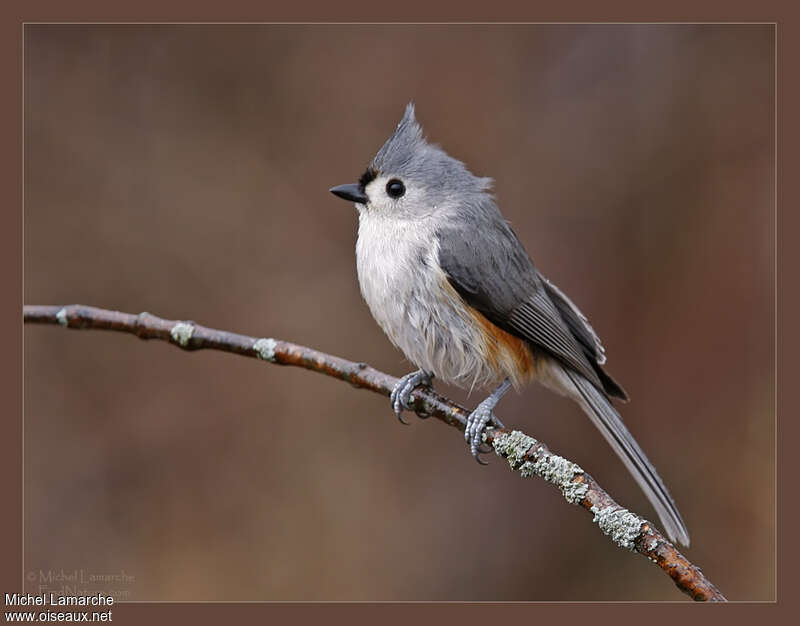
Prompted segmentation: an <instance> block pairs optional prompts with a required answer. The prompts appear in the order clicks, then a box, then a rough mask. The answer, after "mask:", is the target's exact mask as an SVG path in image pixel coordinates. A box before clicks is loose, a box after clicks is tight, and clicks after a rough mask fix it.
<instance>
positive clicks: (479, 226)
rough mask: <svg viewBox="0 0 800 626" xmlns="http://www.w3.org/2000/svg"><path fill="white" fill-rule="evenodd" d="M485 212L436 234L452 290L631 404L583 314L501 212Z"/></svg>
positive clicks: (443, 265) (497, 321)
mask: <svg viewBox="0 0 800 626" xmlns="http://www.w3.org/2000/svg"><path fill="white" fill-rule="evenodd" d="M495 211H496V209H495ZM485 212H486V213H488V214H479V215H478V216H477V218H476V216H475V214H474V213H472V214H471V216H470V217H471V219H470V220H469V221H466V220H459V222H460V225H459V226H458V227H455V226H448V227H445V228H442V229H440V230H439V232H438V233H437V236H438V239H439V263H440V264H441V267H442V269H443V270H444V272H445V274H446V275H447V278H448V280H449V281H450V284H451V285H452V286H453V288H454V289H455V290H456V291H457V292H458V293H459V295H460V296H461V297H462V298H464V300H465V301H466V302H467V303H468V304H469V305H470V306H472V307H474V308H476V309H477V310H478V311H480V312H481V313H482V314H483V315H484V316H485V317H486V318H487V319H488V320H489V321H491V322H492V323H493V324H495V325H497V326H499V327H500V328H502V329H503V330H505V331H507V332H509V333H511V334H513V335H515V336H517V337H520V338H522V339H525V340H526V341H528V342H530V343H532V344H533V345H534V346H536V347H538V348H540V349H542V350H544V351H546V352H547V353H548V354H550V355H551V356H553V357H555V358H556V359H558V360H559V361H560V362H561V363H563V364H564V365H567V366H568V367H570V368H571V369H573V370H575V371H577V372H579V373H580V374H582V375H583V376H584V377H585V378H586V379H587V380H589V381H590V382H591V383H592V384H593V385H595V386H596V387H597V388H598V389H599V390H601V391H603V392H605V393H607V394H609V395H614V396H617V397H620V398H624V399H627V396H626V394H625V392H624V391H623V390H622V388H621V387H620V386H619V385H618V384H616V383H615V382H614V380H613V379H611V377H610V376H609V375H608V374H606V373H605V372H604V371H603V369H602V368H601V367H600V365H601V364H602V363H603V362H604V361H605V356H604V354H603V347H602V345H601V344H600V341H599V339H598V338H597V335H596V333H595V332H594V330H593V329H592V327H591V326H590V325H589V323H588V322H587V321H586V318H585V317H584V316H583V314H582V313H581V312H580V311H579V310H578V308H577V307H576V306H575V305H574V304H572V302H571V301H570V300H569V299H568V298H567V297H566V296H565V295H564V294H563V293H562V292H561V291H560V290H559V289H558V288H557V287H555V285H553V284H552V283H550V282H549V281H548V280H547V279H546V278H544V277H543V276H542V275H541V274H539V272H538V271H537V270H536V268H535V267H534V265H533V262H532V261H531V259H530V257H529V256H528V254H527V252H525V249H524V247H523V246H522V244H521V243H520V242H519V240H518V239H517V236H516V235H515V234H514V232H513V231H512V230H511V227H510V226H509V225H508V224H507V223H506V221H505V220H503V219H502V217H501V216H500V215H499V212H498V213H497V214H496V216H493V215H491V213H490V212H489V211H485ZM465 223H466V224H467V225H466V226H464V225H463V224H465Z"/></svg>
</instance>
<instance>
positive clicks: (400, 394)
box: [389, 370, 433, 424]
mask: <svg viewBox="0 0 800 626" xmlns="http://www.w3.org/2000/svg"><path fill="white" fill-rule="evenodd" d="M432 381H433V374H431V373H429V372H426V371H425V370H417V371H416V372H411V373H410V374H406V375H405V376H403V377H402V378H401V379H400V380H399V381H398V383H397V384H396V385H395V386H394V389H393V390H392V395H391V396H389V400H390V401H391V403H392V410H393V411H394V414H395V415H397V419H399V420H400V421H401V422H403V424H408V422H406V421H405V420H404V419H403V410H405V409H408V408H410V406H409V405H410V403H411V392H412V391H414V388H415V387H419V386H420V385H424V386H425V387H430V386H431V382H432Z"/></svg>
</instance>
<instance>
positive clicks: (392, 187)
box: [386, 178, 406, 198]
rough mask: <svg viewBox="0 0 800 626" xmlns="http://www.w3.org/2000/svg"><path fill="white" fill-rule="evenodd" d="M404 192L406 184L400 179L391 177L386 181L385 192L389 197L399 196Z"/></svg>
mask: <svg viewBox="0 0 800 626" xmlns="http://www.w3.org/2000/svg"><path fill="white" fill-rule="evenodd" d="M405 192H406V186H405V185H404V184H403V181H402V180H397V179H396V178H393V179H392V180H390V181H389V182H388V183H386V193H387V194H388V195H389V197H390V198H399V197H400V196H402V195H403V194H404V193H405Z"/></svg>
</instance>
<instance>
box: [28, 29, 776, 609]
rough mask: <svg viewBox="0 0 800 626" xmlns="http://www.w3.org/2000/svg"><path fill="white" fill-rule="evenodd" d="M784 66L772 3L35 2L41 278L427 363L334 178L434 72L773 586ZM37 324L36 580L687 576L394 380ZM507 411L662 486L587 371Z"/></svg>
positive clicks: (683, 502) (32, 460) (107, 299)
mask: <svg viewBox="0 0 800 626" xmlns="http://www.w3.org/2000/svg"><path fill="white" fill-rule="evenodd" d="M774 87H775V85H774V29H773V27H772V26H770V25H720V26H713V25H704V26H652V25H650V26H647V25H626V26H622V25H617V26H599V25H598V26H580V25H538V26H534V25H516V26H488V25H487V26H467V25H459V26H433V25H429V26H420V25H415V26H410V25H403V26H400V25H398V26H378V25H360V26H355V25H353V26H332V25H331V26H327V25H313V26H311V25H308V26H299V25H292V26H290V25H281V26H270V25H240V26H236V25H226V26H199V25H198V26H189V25H184V26H162V25H139V26H134V25H128V26H121V25H116V26H115V25H94V26H78V25H74V26H65V25H29V26H27V27H26V29H25V222H24V225H25V233H24V236H25V293H24V299H25V302H26V303H29V304H70V303H82V304H91V305H95V306H101V307H106V308H112V309H119V310H123V311H128V312H140V311H150V312H152V313H155V314H157V315H160V316H163V317H167V318H174V319H193V320H196V321H197V322H198V323H201V324H204V325H208V326H212V327H216V328H224V329H228V330H233V331H237V332H242V333H246V334H249V335H254V336H272V337H278V338H282V339H286V340H290V341H294V342H297V343H302V344H305V345H309V346H313V347H315V348H318V349H320V350H324V351H327V352H331V353H334V354H338V355H341V356H344V357H347V358H350V359H353V360H363V361H367V362H369V363H370V364H372V365H374V366H375V367H378V368H381V369H384V370H387V371H389V372H391V373H393V374H395V375H400V374H402V373H405V372H406V371H407V370H408V369H409V368H410V366H409V364H408V363H405V362H404V361H403V359H402V355H401V354H400V353H399V352H397V351H395V350H394V349H393V348H392V347H391V346H390V344H389V342H388V340H387V339H386V338H385V337H384V336H383V335H382V333H381V331H380V330H379V328H378V327H377V325H376V324H375V323H374V322H373V321H372V319H371V317H370V315H369V312H368V310H367V308H366V306H365V305H364V303H363V302H362V301H361V298H360V295H359V291H358V284H357V281H356V274H355V261H354V243H355V237H356V213H355V210H354V209H353V207H352V206H350V205H347V204H346V203H343V202H342V201H340V200H337V199H336V198H334V197H333V196H331V195H330V194H329V193H328V191H327V189H328V188H329V187H330V186H332V185H334V184H338V183H344V182H351V181H353V180H354V179H355V178H356V177H357V176H358V175H359V174H360V173H361V171H362V170H363V168H364V166H365V165H366V164H367V162H368V161H369V160H370V159H371V157H372V155H373V154H374V152H375V151H376V150H377V148H378V147H379V146H380V145H381V144H382V142H383V141H384V140H385V139H386V137H388V135H389V134H390V133H391V131H392V130H393V128H394V126H395V124H396V123H397V121H398V120H399V118H400V116H401V114H402V111H403V107H404V106H405V104H406V103H407V102H408V101H409V100H412V99H413V100H414V101H415V102H416V103H417V114H418V118H419V119H420V122H421V123H422V124H423V126H424V127H425V129H426V132H427V134H428V136H429V137H430V138H431V139H432V140H433V141H434V142H436V143H439V144H441V145H442V146H444V147H445V149H446V150H447V151H448V152H450V153H451V154H452V155H453V156H455V157H457V158H460V159H462V160H464V161H465V162H466V163H467V165H468V166H469V167H470V168H471V169H472V171H473V172H474V173H476V174H479V175H487V176H492V177H494V178H495V180H496V191H497V196H498V199H499V202H500V206H501V207H502V209H503V211H504V213H505V215H506V217H507V218H508V219H509V220H510V221H511V222H512V223H513V225H514V228H515V230H516V232H517V233H518V234H519V236H520V237H521V239H522V240H523V242H524V243H525V244H526V246H527V248H528V250H529V252H530V253H531V256H532V257H533V259H534V260H535V261H536V263H537V265H538V266H539V267H540V268H541V269H542V270H543V271H544V273H545V274H546V275H548V276H549V277H550V278H551V279H552V280H554V282H556V283H557V284H558V285H559V286H561V287H562V288H563V289H564V290H565V291H566V292H567V293H568V294H569V295H570V296H571V297H572V298H573V299H574V300H575V301H576V302H577V303H578V305H579V306H580V307H581V308H582V309H583V310H584V312H585V313H587V315H588V316H589V318H590V319H591V320H592V322H593V324H594V326H595V328H596V329H597V330H598V332H599V333H600V335H601V336H602V337H603V340H604V343H605V344H606V348H607V352H608V355H609V371H610V372H611V373H613V375H614V376H615V377H617V378H618V379H619V380H620V381H621V382H622V383H623V385H624V386H625V387H626V389H627V390H628V392H629V393H630V395H631V397H632V399H633V401H632V402H631V403H630V404H629V405H627V406H624V407H623V409H622V414H623V416H624V418H625V421H626V422H627V424H628V425H629V427H630V428H631V430H632V431H633V432H634V434H635V435H636V436H637V438H638V439H639V441H640V443H641V444H642V446H643V448H644V449H645V450H646V451H647V453H648V454H649V456H650V458H651V459H652V460H653V462H654V463H655V465H656V466H657V467H658V468H659V470H660V473H661V474H662V476H663V477H664V479H665V481H666V482H667V484H668V485H669V486H670V488H671V490H672V493H673V494H674V496H675V498H676V500H677V502H678V504H679V506H680V508H681V511H682V512H683V515H684V517H685V519H686V522H687V524H688V526H689V529H690V532H691V535H692V540H693V544H692V547H691V548H690V549H688V550H687V551H686V553H687V555H688V556H689V558H690V559H692V560H693V561H694V562H695V563H697V564H698V565H700V566H701V567H702V568H703V570H704V572H705V573H706V574H707V575H708V576H709V577H710V578H711V580H712V581H714V583H715V584H717V585H718V586H719V588H720V589H721V590H722V591H723V592H724V593H725V594H726V595H727V596H728V597H729V598H732V599H749V600H769V599H773V598H774V595H775V575H774V566H775V519H774V510H775V482H774V477H775V473H774V444H775V441H774V425H775V405H774V383H775V380H774V374H773V361H774V324H773V319H774V315H773V313H774V310H773V302H774V295H775V294H774V265H773V258H774V256H773V255H774V228H775V221H774V209H773V202H774V187H773V183H774V171H775V162H774V138H773V128H774ZM24 354H25V396H24V397H25V567H26V570H28V571H29V572H31V573H30V578H29V583H30V587H29V589H28V591H35V590H38V588H39V585H40V584H42V572H44V575H45V576H46V575H47V572H55V573H59V572H60V571H61V570H64V571H65V573H67V574H68V575H69V574H71V573H72V572H74V571H75V570H79V571H78V574H79V575H81V573H82V574H83V575H84V577H88V576H89V575H98V574H112V575H115V574H116V575H117V576H119V575H120V573H124V574H125V575H126V576H128V577H133V579H132V580H128V581H127V582H126V581H125V580H124V579H123V580H122V581H120V580H119V578H118V579H117V580H116V581H115V582H113V583H106V584H105V588H107V589H113V590H116V591H122V592H124V593H122V594H120V595H121V597H122V599H135V600H415V599H418V600H461V599H463V600H470V599H473V600H490V599H498V600H598V599H611V600H626V599H642V600H644V599H667V600H681V599H685V596H683V595H682V594H680V593H679V592H678V591H677V590H676V589H675V588H674V587H673V585H672V584H671V582H670V581H669V580H668V579H667V578H666V577H665V576H664V574H663V573H662V572H660V571H659V570H658V569H657V568H655V567H653V566H652V565H651V564H649V563H648V562H647V561H646V560H645V559H642V558H640V557H634V556H631V555H627V554H625V553H624V552H622V551H620V550H618V549H617V548H615V547H613V545H612V544H611V543H610V542H609V541H607V540H605V539H604V538H602V536H601V535H600V533H599V531H598V529H597V528H596V527H595V526H594V525H593V524H591V523H590V519H589V518H588V517H587V515H586V513H585V512H584V511H582V510H580V509H578V508H576V507H570V506H568V505H567V504H566V503H564V502H563V500H562V499H561V496H560V494H559V493H558V492H557V491H556V490H554V489H553V488H552V487H550V486H548V485H546V484H544V483H542V482H541V481H535V480H531V481H524V480H521V479H519V478H518V477H516V476H514V475H512V474H510V473H509V472H508V470H507V469H506V468H505V467H504V462H502V461H501V460H499V459H497V458H496V457H493V458H490V459H489V460H490V465H489V466H488V467H487V468H481V467H479V466H478V465H477V464H476V463H475V462H474V461H473V460H472V459H471V458H470V456H469V454H468V451H467V448H466V446H465V445H464V443H463V441H462V439H461V437H460V435H459V434H458V433H457V432H456V431H453V430H452V429H449V428H447V427H445V426H443V425H442V424H440V423H437V422H434V421H429V422H422V421H419V420H417V419H416V418H413V416H412V417H411V421H412V425H411V426H410V427H403V426H401V425H399V424H398V423H397V420H395V419H394V417H393V415H392V413H391V411H390V409H389V406H388V401H387V399H385V398H382V397H380V396H377V395H373V394H370V393H367V392H364V391H357V390H355V389H353V388H351V387H350V386H348V385H345V384H342V383H340V382H336V381H334V380H332V379H329V378H326V377H323V376H319V375H315V374H312V373H309V372H306V371H303V370H298V369H292V368H280V367H274V366H268V365H264V364H259V363H257V362H255V361H252V360H250V359H243V358H237V357H233V356H230V355H224V354H219V353H210V352H209V353H195V354H187V353H184V352H181V351H179V350H176V349H175V348H173V347H171V346H168V345H166V344H161V343H154V342H151V343H145V342H140V341H136V340H134V339H133V338H131V337H130V336H123V335H120V334H115V333H97V332H95V333H78V332H72V331H70V332H65V331H63V330H61V329H58V328H55V327H40V326H37V327H28V328H26V329H25V353H24ZM443 390H444V391H445V392H447V393H450V394H451V395H452V396H454V397H455V398H456V399H459V400H462V401H466V402H468V403H469V404H470V405H474V404H475V403H476V402H477V400H478V399H479V398H480V397H481V396H480V395H479V394H477V393H475V394H473V395H472V397H470V398H466V395H465V393H464V392H460V391H457V390H452V389H447V388H444V389H443ZM498 414H499V415H500V416H501V417H502V419H503V420H504V421H505V422H506V424H507V425H512V426H519V427H521V428H523V429H524V430H525V431H527V432H529V433H530V434H532V435H534V436H536V437H539V438H541V439H542V440H544V441H546V442H547V443H548V444H549V445H550V446H551V447H552V448H553V449H554V450H555V451H557V452H559V453H561V454H564V455H566V456H568V457H569V458H571V459H573V460H575V461H577V462H578V463H580V464H581V465H583V467H585V468H586V469H587V470H588V471H589V472H591V473H592V474H593V475H594V476H595V477H597V478H598V479H599V480H600V482H601V484H603V485H604V486H605V487H606V488H607V489H608V490H609V491H610V492H611V493H612V494H613V495H614V496H615V497H616V498H617V499H618V501H619V502H620V503H622V504H624V505H626V506H629V507H631V508H633V509H634V510H636V511H639V512H641V513H642V514H644V515H645V516H648V517H651V518H655V514H654V513H653V511H652V510H651V509H650V507H649V505H648V503H647V502H646V500H645V498H644V496H643V495H642V494H641V493H640V491H639V489H638V488H637V486H636V484H635V483H634V482H633V480H632V479H631V478H630V477H629V476H628V474H627V472H626V471H625V469H624V467H623V466H622V464H621V463H620V462H619V461H618V460H617V458H616V457H615V456H614V454H613V452H612V451H611V450H610V448H609V447H608V446H607V445H606V444H605V442H604V441H603V439H602V438H601V436H600V435H599V434H598V433H597V432H596V431H595V430H594V428H593V427H592V426H591V424H590V423H589V421H588V420H587V419H586V418H585V417H584V415H583V414H582V413H581V412H580V410H579V409H578V408H577V407H576V406H574V405H572V404H571V403H570V402H568V401H566V400H563V399H561V398H558V397H555V396H553V395H551V394H549V393H548V392H546V391H543V390H541V389H538V388H530V389H528V390H526V391H525V392H524V393H523V394H520V395H517V394H509V395H508V396H507V397H506V399H505V400H504V401H503V402H502V404H501V405H500V409H499V411H498ZM81 570H82V572H81ZM78 582H80V581H78ZM44 584H49V585H51V587H53V588H56V589H57V588H58V585H59V583H57V582H52V583H44ZM75 584H77V583H75ZM77 586H78V587H80V585H79V584H77ZM83 588H91V589H102V588H104V585H103V584H94V585H93V586H92V585H91V584H84V585H83Z"/></svg>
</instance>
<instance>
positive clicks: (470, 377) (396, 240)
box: [356, 210, 502, 386]
mask: <svg viewBox="0 0 800 626" xmlns="http://www.w3.org/2000/svg"><path fill="white" fill-rule="evenodd" d="M438 255H439V244H438V240H437V238H436V236H435V230H434V225H433V220H432V219H426V220H415V221H414V222H413V223H411V222H409V221H406V220H401V219H394V218H386V217H384V216H380V215H376V214H375V213H374V212H372V211H368V210H362V211H360V212H359V228H358V243H357V244H356V260H357V265H358V280H359V283H360V286H361V294H362V296H363V297H364V300H365V301H366V303H367V305H368V306H369V309H370V311H371V312H372V315H373V317H374V318H375V320H376V321H377V322H378V324H379V325H380V326H381V328H382V329H383V331H384V332H385V333H386V334H387V335H388V336H389V339H390V340H391V341H392V343H394V344H395V345H396V346H397V347H398V348H400V349H401V350H402V351H403V352H404V354H405V355H406V357H407V358H408V360H409V361H411V362H412V363H413V364H414V365H415V366H417V367H418V368H421V369H424V370H426V371H428V372H432V373H433V374H435V375H436V376H437V377H438V378H440V379H442V380H444V381H445V382H449V383H454V384H457V385H461V386H475V385H478V386H482V385H484V384H487V383H491V382H496V381H497V380H498V379H499V378H502V373H499V372H496V371H494V370H493V369H491V368H489V367H488V366H487V364H486V359H485V358H484V356H483V355H484V354H485V353H486V350H487V347H486V344H485V342H486V338H485V337H484V336H483V334H482V333H481V332H480V329H479V328H478V327H477V325H476V323H475V320H474V318H473V317H472V316H471V315H470V314H469V313H468V312H467V310H466V308H465V305H464V302H463V301H462V300H461V298H460V297H459V296H458V295H457V294H456V293H455V292H454V291H453V290H452V289H449V288H446V282H447V279H446V277H445V275H444V272H443V271H442V270H441V268H440V267H439V261H438Z"/></svg>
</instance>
